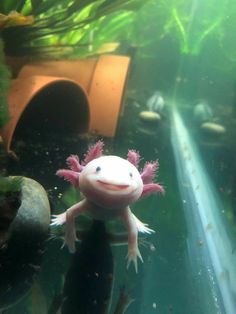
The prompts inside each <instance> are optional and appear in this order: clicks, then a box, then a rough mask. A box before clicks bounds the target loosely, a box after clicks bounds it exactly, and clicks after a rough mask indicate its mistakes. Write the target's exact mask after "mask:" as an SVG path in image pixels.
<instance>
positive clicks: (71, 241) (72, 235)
mask: <svg viewBox="0 0 236 314" xmlns="http://www.w3.org/2000/svg"><path fill="white" fill-rule="evenodd" d="M67 216H68V215H67V212H64V213H62V214H60V215H53V216H52V221H51V226H60V225H63V224H66V232H65V241H64V244H63V245H62V247H64V246H65V244H66V245H67V246H68V248H69V251H70V253H74V252H75V242H76V241H78V239H77V237H76V230H75V226H74V222H71V221H70V220H68V217H67Z"/></svg>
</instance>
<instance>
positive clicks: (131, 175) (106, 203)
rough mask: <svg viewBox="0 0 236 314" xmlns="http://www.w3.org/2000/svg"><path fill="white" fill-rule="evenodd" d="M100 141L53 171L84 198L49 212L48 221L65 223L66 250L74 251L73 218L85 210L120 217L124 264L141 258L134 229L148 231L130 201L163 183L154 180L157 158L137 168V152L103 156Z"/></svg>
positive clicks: (101, 216) (101, 217) (104, 216)
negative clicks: (82, 156)
mask: <svg viewBox="0 0 236 314" xmlns="http://www.w3.org/2000/svg"><path fill="white" fill-rule="evenodd" d="M102 152H103V142H102V141H98V142H97V143H96V144H95V145H94V146H92V147H91V148H90V149H89V151H88V153H87V154H86V156H85V159H84V161H83V162H81V163H80V161H79V158H78V156H75V155H72V156H70V157H68V159H67V164H68V166H69V169H61V170H58V171H57V175H59V176H61V177H63V178H65V179H66V180H68V181H69V182H70V183H72V185H74V186H75V187H76V188H78V189H79V190H80V192H81V193H82V194H83V196H84V198H83V200H82V201H80V202H79V203H76V204H74V205H73V206H71V207H70V208H68V209H67V210H66V211H65V212H64V213H62V214H60V215H55V216H53V219H52V223H51V225H62V224H64V223H65V242H66V244H67V245H68V248H69V250H70V252H74V251H75V241H76V230H75V223H74V220H75V218H76V217H77V216H78V215H80V214H82V213H87V214H88V215H91V216H92V218H94V219H98V220H109V219H115V218H117V217H119V218H121V219H122V221H123V223H124V225H125V226H126V228H127V231H128V256H127V257H128V264H127V267H128V266H129V264H130V263H131V262H133V263H134V267H135V270H136V271H137V258H140V259H141V261H142V256H141V254H140V251H139V248H138V232H143V233H152V232H154V231H153V230H152V229H150V228H148V226H147V224H144V223H143V222H141V221H140V220H139V219H138V218H137V217H136V216H135V215H134V214H133V213H132V212H131V209H130V207H129V205H130V204H133V203H135V202H136V201H137V200H138V199H140V198H141V197H143V196H146V195H149V194H151V193H153V192H164V189H163V187H162V186H161V185H160V184H158V183H154V182H153V179H154V176H155V171H156V170H157V168H158V162H157V161H156V162H148V163H146V164H145V166H144V168H143V170H142V172H141V173H140V172H139V171H138V163H139V160H140V156H139V154H138V153H137V152H136V151H133V150H129V151H128V157H127V159H123V158H121V157H118V156H113V155H110V156H103V155H102Z"/></svg>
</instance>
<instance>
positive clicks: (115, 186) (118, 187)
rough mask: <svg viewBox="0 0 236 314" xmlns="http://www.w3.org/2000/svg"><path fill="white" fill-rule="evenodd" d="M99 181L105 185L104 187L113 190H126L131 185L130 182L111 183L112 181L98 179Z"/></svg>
mask: <svg viewBox="0 0 236 314" xmlns="http://www.w3.org/2000/svg"><path fill="white" fill-rule="evenodd" d="M97 182H98V183H99V184H100V185H102V186H104V188H106V189H108V190H113V191H121V190H125V189H127V188H128V187H129V185H128V184H111V183H107V182H104V181H101V180H97Z"/></svg>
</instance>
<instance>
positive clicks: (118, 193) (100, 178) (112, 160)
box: [79, 156, 143, 208]
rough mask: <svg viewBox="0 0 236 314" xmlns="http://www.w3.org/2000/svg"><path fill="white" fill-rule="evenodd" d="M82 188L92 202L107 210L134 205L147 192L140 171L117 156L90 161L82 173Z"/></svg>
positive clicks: (80, 181) (80, 182) (80, 184)
mask: <svg viewBox="0 0 236 314" xmlns="http://www.w3.org/2000/svg"><path fill="white" fill-rule="evenodd" d="M79 186H80V190H81V192H82V193H83V194H84V196H85V197H86V198H87V199H88V200H90V201H92V202H94V203H96V204H97V205H100V206H102V207H105V208H122V207H125V206H127V205H129V204H131V203H134V202H135V201H137V200H138V199H139V197H140V196H141V194H142V191H143V181H142V178H141V175H140V173H139V171H138V169H137V168H136V167H135V166H134V165H133V164H132V163H130V162H129V161H128V160H126V159H123V158H120V157H117V156H102V157H99V158H96V159H94V160H92V161H90V162H89V163H88V164H87V165H86V166H85V167H84V168H83V170H82V171H81V173H80V178H79Z"/></svg>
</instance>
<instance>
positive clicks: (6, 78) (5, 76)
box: [0, 38, 10, 127]
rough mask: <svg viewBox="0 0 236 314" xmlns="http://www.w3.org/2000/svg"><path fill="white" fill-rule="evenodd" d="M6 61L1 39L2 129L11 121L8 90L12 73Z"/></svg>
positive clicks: (0, 113)
mask: <svg viewBox="0 0 236 314" xmlns="http://www.w3.org/2000/svg"><path fill="white" fill-rule="evenodd" d="M4 61H5V60H4V52H3V41H2V40H1V38H0V127H2V126H3V125H4V124H5V123H7V121H8V120H9V113H8V107H7V90H8V87H9V84H10V72H9V70H8V68H7V66H6V64H5V62H4Z"/></svg>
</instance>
